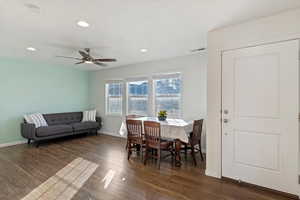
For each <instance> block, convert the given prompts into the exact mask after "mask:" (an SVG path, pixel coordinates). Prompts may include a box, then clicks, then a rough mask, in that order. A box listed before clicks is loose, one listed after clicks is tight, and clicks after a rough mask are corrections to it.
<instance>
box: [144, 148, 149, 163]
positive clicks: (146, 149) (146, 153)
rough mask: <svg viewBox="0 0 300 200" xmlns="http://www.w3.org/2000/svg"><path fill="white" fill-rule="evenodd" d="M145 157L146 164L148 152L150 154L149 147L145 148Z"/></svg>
mask: <svg viewBox="0 0 300 200" xmlns="http://www.w3.org/2000/svg"><path fill="white" fill-rule="evenodd" d="M145 151H146V152H145V159H144V165H146V164H147V160H148V154H149V149H148V148H147V147H146V148H145Z"/></svg>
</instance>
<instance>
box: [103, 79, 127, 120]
mask: <svg viewBox="0 0 300 200" xmlns="http://www.w3.org/2000/svg"><path fill="white" fill-rule="evenodd" d="M122 86H123V84H122V83H121V82H111V83H106V85H105V90H106V114H108V115H122Z"/></svg>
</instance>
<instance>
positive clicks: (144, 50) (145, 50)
mask: <svg viewBox="0 0 300 200" xmlns="http://www.w3.org/2000/svg"><path fill="white" fill-rule="evenodd" d="M140 51H141V52H142V53H146V52H147V51H148V49H141V50H140Z"/></svg>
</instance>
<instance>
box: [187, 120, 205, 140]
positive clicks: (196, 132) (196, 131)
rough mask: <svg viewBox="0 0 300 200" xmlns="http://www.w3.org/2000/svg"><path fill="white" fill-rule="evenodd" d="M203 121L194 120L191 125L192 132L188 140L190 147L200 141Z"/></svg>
mask: <svg viewBox="0 0 300 200" xmlns="http://www.w3.org/2000/svg"><path fill="white" fill-rule="evenodd" d="M203 121H204V120H203V119H200V120H195V121H194V123H193V132H192V134H191V138H190V140H191V144H192V145H196V144H198V142H199V141H201V135H202V126H203Z"/></svg>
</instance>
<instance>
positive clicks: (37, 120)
mask: <svg viewBox="0 0 300 200" xmlns="http://www.w3.org/2000/svg"><path fill="white" fill-rule="evenodd" d="M24 118H25V120H26V122H27V123H30V124H34V125H35V127H36V128H38V127H41V126H48V124H47V122H46V120H45V119H44V117H43V115H42V114H40V113H35V114H31V115H25V116H24Z"/></svg>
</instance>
